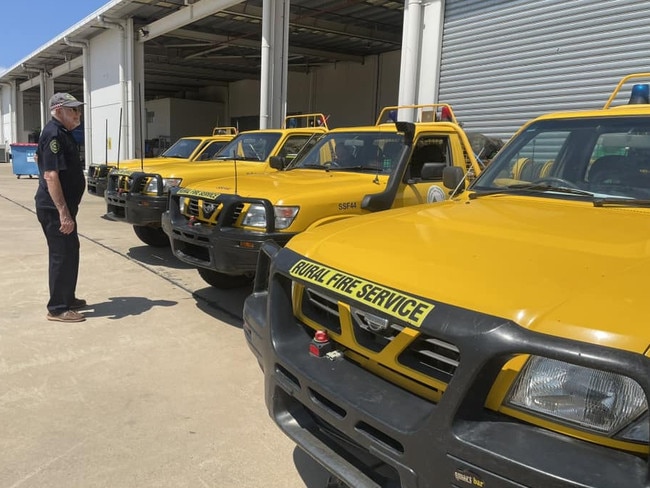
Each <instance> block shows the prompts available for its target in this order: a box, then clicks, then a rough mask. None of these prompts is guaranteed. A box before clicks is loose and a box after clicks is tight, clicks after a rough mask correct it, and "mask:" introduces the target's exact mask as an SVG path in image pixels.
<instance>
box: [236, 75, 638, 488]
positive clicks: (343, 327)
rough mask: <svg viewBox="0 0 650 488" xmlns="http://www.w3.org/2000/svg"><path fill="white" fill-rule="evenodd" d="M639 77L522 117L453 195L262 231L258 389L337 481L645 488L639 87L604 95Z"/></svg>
mask: <svg viewBox="0 0 650 488" xmlns="http://www.w3.org/2000/svg"><path fill="white" fill-rule="evenodd" d="M634 78H637V79H638V78H643V79H646V80H647V79H650V73H642V74H636V75H631V76H629V77H626V78H624V79H623V80H622V81H621V83H620V84H619V85H618V86H617V87H616V89H615V91H614V92H613V93H612V96H611V97H610V99H609V101H608V102H607V103H606V104H605V106H604V108H603V109H602V110H590V111H585V112H575V113H554V114H550V115H545V116H542V117H539V118H537V119H536V120H533V121H531V122H529V123H527V124H526V125H525V126H524V127H523V128H521V130H519V131H518V132H517V133H516V134H515V135H514V136H513V138H512V139H510V141H509V142H508V143H507V144H506V145H505V146H504V147H503V148H502V149H501V151H500V152H499V153H498V154H497V155H496V157H495V158H494V159H493V160H492V162H491V163H490V165H489V166H487V168H486V169H485V170H484V171H483V173H482V174H481V176H480V177H479V178H478V179H476V180H475V181H474V183H473V184H472V185H471V186H470V187H469V188H468V189H467V190H465V191H463V192H462V194H461V195H460V196H457V197H454V198H452V199H450V200H447V201H445V202H441V203H437V204H433V205H420V206H416V207H411V208H405V209H400V210H392V211H389V212H382V213H381V214H377V215H369V216H364V217H359V218H355V219H348V220H346V221H343V222H338V223H332V224H331V225H328V226H326V227H325V226H323V227H316V228H314V229H310V230H309V231H307V232H303V233H302V234H300V235H299V236H296V237H294V238H293V239H292V240H291V241H290V242H289V243H288V244H287V245H286V246H285V247H284V248H282V247H280V246H278V245H277V244H274V243H271V242H269V243H266V244H265V245H264V247H263V249H262V252H261V253H260V261H259V267H258V272H257V279H256V282H255V285H254V290H253V293H252V294H251V295H250V296H249V297H248V298H247V300H246V302H245V306H244V332H245V336H246V338H247V340H248V343H249V346H250V349H251V351H252V352H253V353H254V355H255V356H256V357H257V359H258V361H259V364H260V365H261V367H262V369H263V371H264V375H265V396H266V404H267V406H268V409H269V412H270V415H271V417H272V418H273V419H274V420H275V422H276V423H277V425H278V426H279V427H280V429H282V430H283V431H284V432H285V433H286V434H287V435H288V436H289V437H290V438H291V439H293V440H294V441H295V442H296V443H297V444H298V445H299V446H300V447H301V448H302V449H304V450H305V451H306V452H308V453H309V454H310V455H311V456H312V457H314V458H315V459H316V460H317V461H318V462H319V463H320V464H322V465H323V466H325V467H326V468H327V469H328V470H330V472H331V473H333V475H334V476H335V477H336V478H338V480H339V482H340V484H345V485H348V486H350V487H354V488H361V487H373V488H375V487H389V486H390V487H403V488H424V487H431V488H434V487H435V488H439V487H443V486H448V487H457V488H463V487H468V488H469V487H470V486H471V487H484V488H506V487H507V488H514V487H524V486H526V487H536V488H550V487H553V488H568V487H572V488H575V487H592V488H596V487H598V488H612V487H626V488H632V487H634V488H640V487H648V486H650V480H649V464H648V433H649V423H650V420H649V418H648V396H649V395H650V358H649V357H648V356H649V354H650V353H649V344H650V327H649V326H648V318H649V317H650V300H648V297H647V288H646V283H647V281H648V276H650V225H648V224H649V222H650V104H649V103H648V96H649V92H650V89H649V86H648V85H647V84H639V85H636V86H635V87H634V88H633V95H632V97H631V100H630V102H631V103H630V104H624V105H618V103H617V104H616V105H615V104H614V102H615V101H616V100H618V98H619V93H620V94H621V95H622V94H623V90H622V89H621V88H622V86H624V85H627V84H628V82H629V80H631V79H634ZM625 92H626V93H627V90H625ZM625 98H627V97H625ZM624 102H627V100H624ZM454 170H455V168H448V169H446V170H445V174H444V178H445V179H446V180H447V182H448V183H449V184H450V185H451V186H455V185H456V184H458V183H460V184H461V187H462V179H461V178H460V175H454V174H452V173H453V172H454Z"/></svg>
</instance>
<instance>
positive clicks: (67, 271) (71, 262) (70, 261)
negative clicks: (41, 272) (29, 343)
mask: <svg viewBox="0 0 650 488" xmlns="http://www.w3.org/2000/svg"><path fill="white" fill-rule="evenodd" d="M69 210H70V214H71V215H72V218H73V220H74V219H75V217H76V214H77V209H69ZM73 210H74V213H73ZM36 216H37V217H38V221H39V222H40V223H41V227H42V228H43V232H44V233H45V238H46V240H47V248H48V259H49V269H48V273H49V287H50V300H49V302H48V303H47V309H48V311H49V312H50V313H51V314H52V315H59V314H61V313H63V312H65V311H66V310H69V309H70V304H72V302H73V301H74V299H75V291H76V289H77V277H78V276H79V234H77V225H76V221H75V227H74V230H73V231H72V232H71V233H70V234H63V233H62V232H61V231H60V230H59V228H60V227H61V221H60V219H59V212H58V210H55V209H49V208H37V209H36Z"/></svg>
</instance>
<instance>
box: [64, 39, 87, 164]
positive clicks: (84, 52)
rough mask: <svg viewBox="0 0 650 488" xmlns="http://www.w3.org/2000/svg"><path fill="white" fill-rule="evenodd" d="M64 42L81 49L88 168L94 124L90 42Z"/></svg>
mask: <svg viewBox="0 0 650 488" xmlns="http://www.w3.org/2000/svg"><path fill="white" fill-rule="evenodd" d="M63 41H64V42H65V43H66V44H67V45H68V46H72V47H80V48H81V59H82V63H81V64H82V68H81V69H82V72H83V87H84V100H83V101H84V160H85V161H86V166H89V165H90V162H91V161H92V155H93V136H92V134H93V124H92V120H93V119H92V116H91V108H92V101H91V98H90V52H89V49H88V41H73V40H72V39H69V38H68V37H64V38H63Z"/></svg>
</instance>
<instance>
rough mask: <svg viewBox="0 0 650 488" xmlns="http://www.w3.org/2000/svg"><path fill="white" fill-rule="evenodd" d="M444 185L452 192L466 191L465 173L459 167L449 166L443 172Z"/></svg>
mask: <svg viewBox="0 0 650 488" xmlns="http://www.w3.org/2000/svg"><path fill="white" fill-rule="evenodd" d="M442 184H443V185H445V187H447V188H449V189H450V190H455V189H456V188H458V191H463V190H464V189H465V173H464V172H463V169H462V168H459V167H458V166H447V167H446V168H445V169H443V170H442Z"/></svg>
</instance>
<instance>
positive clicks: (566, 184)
mask: <svg viewBox="0 0 650 488" xmlns="http://www.w3.org/2000/svg"><path fill="white" fill-rule="evenodd" d="M544 183H549V184H550V183H559V184H560V185H562V186H564V187H566V188H573V189H575V190H579V189H580V187H579V186H578V185H576V184H575V183H573V182H572V181H569V180H565V179H564V178H558V177H557V176H546V177H544V178H540V179H538V180H535V181H533V185H541V184H544Z"/></svg>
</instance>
